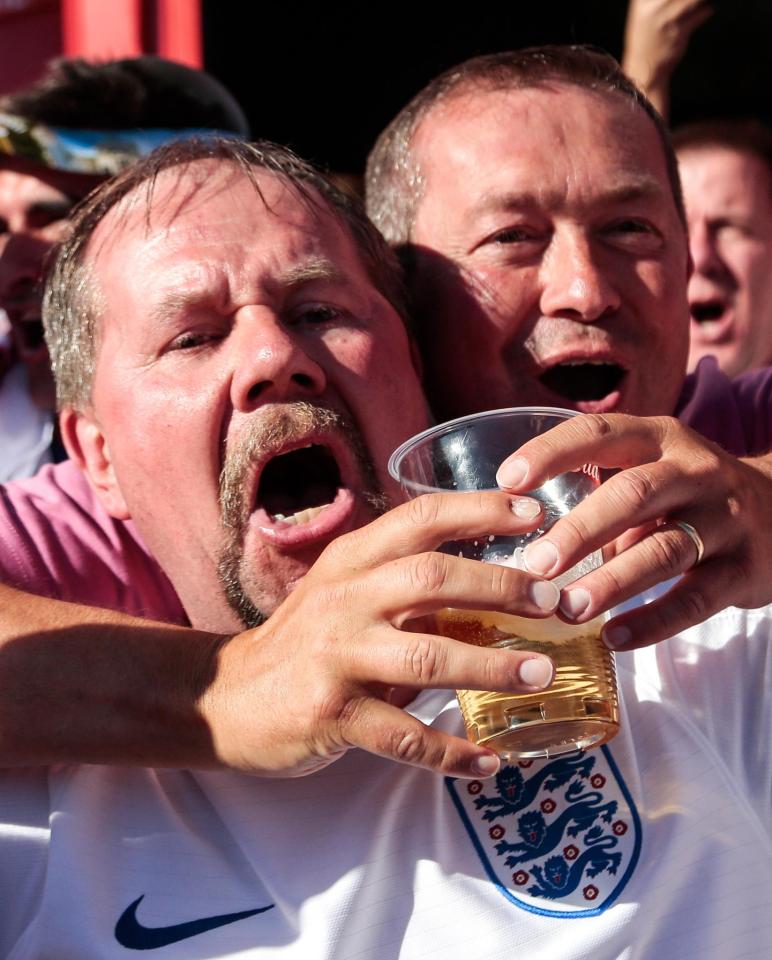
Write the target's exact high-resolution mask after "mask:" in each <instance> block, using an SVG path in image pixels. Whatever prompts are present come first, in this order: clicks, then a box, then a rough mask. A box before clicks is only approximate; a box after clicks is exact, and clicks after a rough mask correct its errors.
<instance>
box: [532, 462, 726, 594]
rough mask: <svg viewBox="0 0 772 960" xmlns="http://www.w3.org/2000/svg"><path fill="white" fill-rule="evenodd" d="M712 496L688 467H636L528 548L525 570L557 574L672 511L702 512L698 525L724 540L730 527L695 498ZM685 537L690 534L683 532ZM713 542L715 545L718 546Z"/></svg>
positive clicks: (710, 535) (615, 478) (680, 514)
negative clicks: (690, 474) (695, 482)
mask: <svg viewBox="0 0 772 960" xmlns="http://www.w3.org/2000/svg"><path fill="white" fill-rule="evenodd" d="M695 497H697V498H699V502H700V504H701V505H704V504H705V503H706V501H707V500H708V492H707V491H706V490H705V488H704V487H696V486H693V485H692V484H691V483H690V482H689V478H688V477H685V475H684V472H683V468H682V467H681V466H680V464H677V463H675V462H674V461H669V460H667V461H666V460H663V461H659V462H658V463H647V464H644V465H642V466H639V467H631V468H630V469H628V470H624V471H622V472H621V473H618V474H616V475H615V476H613V477H611V478H610V479H608V480H607V481H606V482H605V483H604V484H603V485H602V486H601V487H599V488H598V489H597V490H595V491H593V493H591V494H590V496H589V497H587V498H586V499H585V500H583V501H582V502H581V503H578V504H577V505H576V506H575V507H574V508H573V509H572V510H571V511H570V513H568V514H566V515H565V516H564V517H561V518H560V520H558V521H557V523H556V524H555V525H554V526H553V527H552V528H551V529H550V531H549V532H548V533H547V534H545V535H544V536H543V537H540V538H539V539H538V540H537V541H535V542H534V543H532V544H529V545H528V546H527V547H526V549H525V551H524V552H523V562H524V564H525V567H526V569H527V570H528V571H529V572H530V573H533V574H535V575H536V576H540V577H545V576H551V577H553V576H556V575H557V574H558V573H562V572H563V571H564V570H567V569H568V568H569V567H571V566H573V565H574V564H575V563H577V562H578V561H579V560H580V559H581V558H582V557H584V556H586V555H587V554H588V553H591V552H592V551H593V550H599V549H600V548H601V547H605V546H606V545H607V544H610V543H611V541H613V540H616V539H617V538H618V537H621V536H622V535H623V534H625V532H626V531H628V530H629V529H630V528H631V527H645V526H646V525H649V524H651V523H653V522H654V521H658V520H660V518H662V517H665V516H668V515H671V516H673V515H676V516H678V518H679V519H684V520H685V519H687V516H695V515H696V516H697V520H695V521H694V522H695V524H697V523H698V524H699V527H698V529H700V530H701V531H702V530H704V533H705V537H706V538H708V539H709V540H711V541H712V540H713V539H714V538H718V539H719V540H723V538H724V531H725V527H724V524H723V516H722V522H721V523H717V522H716V518H715V516H714V517H711V518H710V519H708V518H707V517H706V516H705V514H704V510H701V511H700V512H698V513H697V514H695V511H694V508H693V504H692V502H691V501H693V500H694V498H695ZM684 536H685V534H684ZM717 545H718V544H717V543H713V544H712V546H714V547H715V546H717Z"/></svg>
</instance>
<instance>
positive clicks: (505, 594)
mask: <svg viewBox="0 0 772 960" xmlns="http://www.w3.org/2000/svg"><path fill="white" fill-rule="evenodd" d="M485 573H486V574H487V577H488V584H489V590H490V599H491V600H492V601H493V602H494V603H495V602H497V601H507V602H508V601H511V599H512V595H513V593H514V590H513V587H512V571H511V570H510V569H508V568H507V567H505V566H503V565H502V564H499V563H487V564H485Z"/></svg>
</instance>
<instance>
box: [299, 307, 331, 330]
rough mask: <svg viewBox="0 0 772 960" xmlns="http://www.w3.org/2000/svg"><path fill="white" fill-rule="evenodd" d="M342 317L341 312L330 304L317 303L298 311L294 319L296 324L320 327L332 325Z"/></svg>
mask: <svg viewBox="0 0 772 960" xmlns="http://www.w3.org/2000/svg"><path fill="white" fill-rule="evenodd" d="M340 315H341V310H339V309H338V308H337V307H331V306H330V305H329V304H324V303H316V304H312V305H309V306H306V307H303V308H302V309H300V310H298V311H297V313H296V314H295V317H294V322H295V323H304V324H308V325H310V326H320V325H322V324H325V323H331V322H332V321H333V320H336V319H337V318H338V317H340Z"/></svg>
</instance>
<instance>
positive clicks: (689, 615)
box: [679, 587, 712, 626]
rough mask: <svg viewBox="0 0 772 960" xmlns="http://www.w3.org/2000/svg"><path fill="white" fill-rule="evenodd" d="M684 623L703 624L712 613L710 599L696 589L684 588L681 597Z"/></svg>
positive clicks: (680, 602) (680, 603)
mask: <svg viewBox="0 0 772 960" xmlns="http://www.w3.org/2000/svg"><path fill="white" fill-rule="evenodd" d="M679 605H680V607H681V612H682V617H683V621H684V623H687V624H689V625H690V626H691V625H692V624H695V623H702V622H703V621H704V620H707V619H708V617H709V616H710V614H711V613H712V607H711V604H710V601H709V599H708V598H707V597H706V596H705V594H704V593H703V592H702V590H700V589H698V588H696V587H684V588H683V590H682V591H681V594H680V597H679Z"/></svg>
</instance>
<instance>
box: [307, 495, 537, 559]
mask: <svg viewBox="0 0 772 960" xmlns="http://www.w3.org/2000/svg"><path fill="white" fill-rule="evenodd" d="M541 516H542V507H541V504H539V503H538V501H536V500H533V499H532V498H529V497H511V496H509V495H508V494H504V493H501V492H500V491H498V490H496V491H484V492H479V493H436V494H428V495H425V496H422V497H417V498H416V499H415V500H409V501H408V502H407V503H403V504H401V505H400V506H398V507H396V508H395V509H394V510H390V511H389V512H388V513H386V514H384V515H383V516H382V517H379V518H378V519H377V520H374V521H373V522H372V523H370V524H368V525H367V526H366V527H361V528H360V529H359V530H355V531H353V532H352V533H349V534H347V535H346V536H345V537H339V538H338V539H337V540H335V541H334V542H333V543H331V544H330V546H329V547H327V549H326V550H325V551H324V553H323V554H322V557H321V558H320V560H321V561H322V563H324V564H326V563H328V562H330V563H332V564H333V566H337V565H339V564H340V563H342V562H343V563H345V564H346V565H347V567H348V568H349V569H351V570H357V569H359V570H361V569H365V568H368V567H371V566H375V565H377V564H381V563H386V562H387V561H389V560H393V559H396V558H397V557H403V556H407V555H409V554H413V553H421V552H423V551H426V550H434V549H435V548H436V547H438V546H440V545H441V544H442V543H445V542H446V541H448V540H473V539H474V538H476V537H479V538H482V537H488V536H491V535H495V534H498V535H500V536H515V535H516V534H520V533H527V532H529V531H531V530H535V529H536V528H537V527H538V525H539V520H540V519H541Z"/></svg>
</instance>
